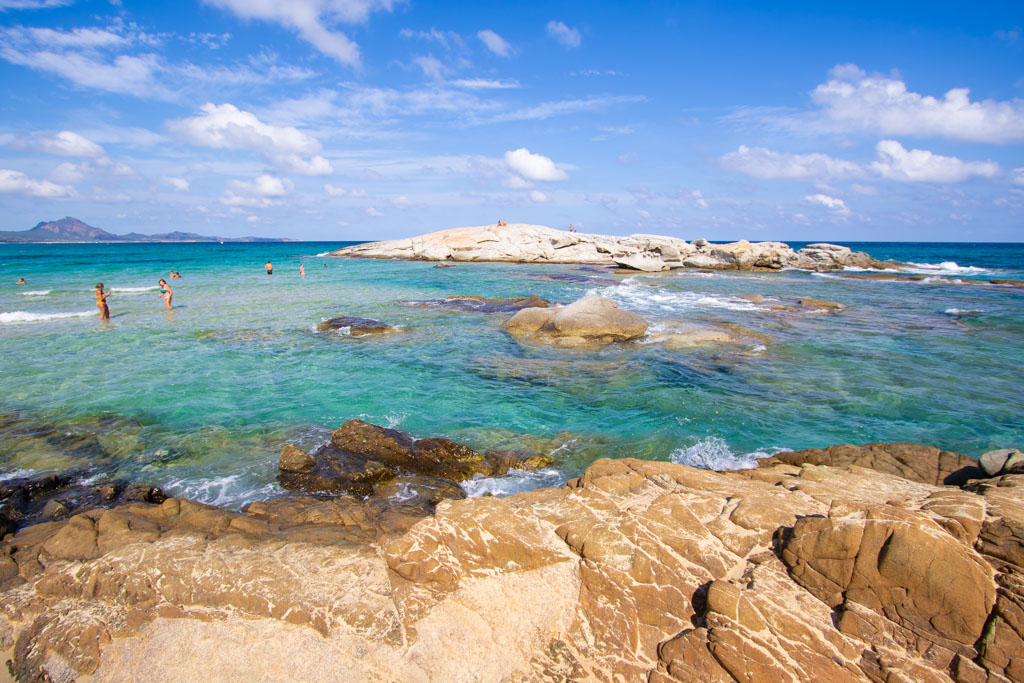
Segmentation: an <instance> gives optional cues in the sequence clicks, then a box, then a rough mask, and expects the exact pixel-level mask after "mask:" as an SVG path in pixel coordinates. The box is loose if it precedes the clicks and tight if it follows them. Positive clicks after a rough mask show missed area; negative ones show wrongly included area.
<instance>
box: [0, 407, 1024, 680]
mask: <svg viewBox="0 0 1024 683" xmlns="http://www.w3.org/2000/svg"><path fill="white" fill-rule="evenodd" d="M342 450H344V451H345V452H347V453H350V454H352V453H355V454H357V455H359V457H360V458H361V462H363V463H364V471H367V472H371V471H376V469H375V468H377V465H379V466H380V467H383V468H385V469H388V468H390V470H391V472H390V473H391V477H390V478H389V479H388V478H385V479H381V480H380V481H376V482H374V484H373V486H372V487H371V488H376V487H379V486H381V485H385V486H386V485H387V484H388V483H391V484H395V481H396V480H399V483H401V480H400V478H401V477H403V476H412V477H413V479H410V480H409V482H412V483H411V486H412V487H413V488H415V486H418V485H422V483H423V481H424V480H423V479H419V480H417V479H415V477H417V476H419V477H428V476H435V475H437V474H438V473H440V474H443V475H445V477H447V480H448V481H457V480H458V478H459V477H462V476H465V475H468V474H470V473H472V472H474V471H483V469H488V471H491V469H490V468H493V467H494V466H495V463H498V469H500V468H501V467H503V466H513V465H514V464H515V463H518V464H519V466H522V465H523V464H525V463H526V461H527V460H528V458H526V457H525V456H524V454H516V455H514V456H513V455H510V454H481V453H476V452H475V451H471V450H470V449H467V448H466V447H464V446H460V445H459V444H456V443H454V442H450V441H447V440H444V439H419V440H415V439H411V437H408V435H403V434H402V433H400V432H395V431H394V430H388V429H385V428H381V427H376V426H374V425H369V424H367V423H363V422H360V421H352V422H350V423H346V425H343V426H342V427H341V428H339V429H338V430H337V431H336V432H335V437H332V440H331V444H330V445H328V446H326V447H325V448H324V449H323V451H322V452H317V453H315V454H306V453H304V452H302V451H299V450H298V449H295V448H294V447H291V446H287V447H286V448H285V449H284V452H283V453H282V458H281V472H282V475H287V474H288V473H295V472H296V471H298V472H299V473H308V472H316V473H317V475H318V476H326V475H325V472H328V471H334V472H335V475H336V476H337V478H338V481H340V482H341V485H339V486H337V487H334V488H332V489H331V491H330V494H329V495H322V494H323V493H324V492H323V491H320V495H317V496H310V495H300V494H296V495H290V496H287V497H283V498H279V499H276V500H272V501H268V502H264V503H253V504H250V505H249V506H248V507H247V508H246V509H245V510H244V511H243V512H229V511H225V510H220V509H217V508H214V507H211V506H208V505H202V504H199V503H194V502H190V501H187V500H181V499H177V498H164V497H162V496H159V495H156V494H155V493H154V492H153V491H152V490H149V491H148V492H147V493H146V496H148V498H147V497H145V496H144V497H137V498H135V499H132V500H124V499H122V500H120V501H119V500H114V499H111V500H110V501H107V502H106V503H105V505H107V507H95V508H92V509H87V510H84V511H80V512H76V513H74V514H73V515H72V516H71V517H70V518H69V519H65V520H60V521H50V522H44V523H38V524H32V525H29V526H23V527H21V528H20V530H18V531H17V532H16V533H9V534H7V535H6V537H4V539H3V541H2V543H0V646H3V647H4V648H8V649H9V648H11V647H13V653H14V654H13V660H12V662H11V666H12V672H13V673H14V674H15V675H16V676H18V677H19V680H52V681H71V680H94V681H108V680H138V679H142V678H146V679H147V680H148V679H153V680H164V679H171V678H174V679H176V680H180V679H182V678H185V679H188V680H192V679H199V678H206V679H209V680H228V679H240V678H245V679H247V680H286V679H287V680H334V679H345V680H445V681H463V680H466V681H468V680H518V681H533V680H613V679H621V680H640V679H646V680H650V681H658V682H664V681H673V680H679V681H734V680H737V681H760V680H769V679H778V680H808V679H819V680H830V681H832V680H873V681H891V680H934V681H941V680H950V679H953V680H957V681H998V680H1022V679H1024V574H1022V572H1024V503H1022V500H1024V497H1022V495H1021V493H1022V491H1024V455H1021V454H1020V453H1019V452H1016V451H1000V452H994V453H991V454H986V456H985V457H984V458H982V461H981V462H980V463H979V462H978V461H976V460H974V459H973V458H969V457H966V456H962V455H959V454H956V453H950V452H945V451H940V450H939V449H936V448H932V447H929V446H921V445H917V444H906V443H877V444H867V445H864V446H852V445H844V446H834V447H831V448H827V449H811V450H805V451H796V452H789V453H782V454H779V455H777V456H773V457H771V458H766V459H764V460H762V461H761V462H760V467H759V468H758V469H754V470H743V471H732V472H715V471H710V470H700V469H695V468H691V467H687V466H685V465H677V464H672V463H667V462H655V461H643V460H634V459H628V458H627V459H621V460H607V459H605V460H599V461H597V462H595V463H593V464H592V465H591V466H590V467H588V468H587V470H586V472H585V473H584V474H583V475H582V476H581V477H579V478H578V479H574V480H570V481H569V483H568V485H566V486H564V487H562V488H559V489H538V490H534V491H531V492H528V493H519V494H516V495H513V496H509V497H507V498H493V497H481V498H469V499H465V498H461V496H450V497H448V496H443V495H442V496H440V497H438V498H437V499H436V500H433V501H430V504H429V506H430V509H429V510H428V509H427V508H425V507H423V506H419V507H416V506H411V507H405V508H403V507H402V506H400V505H383V504H381V500H383V498H381V497H375V496H371V497H370V498H366V499H364V498H362V495H361V493H362V489H359V486H361V485H364V484H366V482H364V481H355V480H353V478H352V477H351V476H350V475H351V472H350V471H348V470H345V468H342V470H344V471H342V472H341V473H340V474H338V470H337V468H335V469H334V470H332V469H331V462H337V461H338V458H337V457H336V453H337V452H341V451H342ZM389 458H390V459H391V460H389ZM502 458H505V459H504V460H502ZM372 463H377V465H373V464H372ZM501 463H504V464H501ZM510 463H511V464H510ZM428 464H429V465H430V466H431V467H437V468H439V470H431V469H429V468H427V465H428ZM533 464H534V465H540V464H542V463H540V462H538V461H535V462H534V463H533ZM527 466H529V465H527ZM348 469H349V470H351V469H352V468H351V467H349V468H348ZM428 472H429V474H428ZM445 477H441V478H445ZM370 478H374V477H372V476H371V477H370ZM356 479H358V477H357V478H356ZM416 482H419V483H416ZM307 483H308V482H307ZM322 483H323V482H319V483H316V484H315V485H314V486H313V487H312V488H310V489H305V490H309V491H314V492H315V491H317V490H319V489H317V486H322ZM299 488H302V487H301V486H300V487H299ZM456 488H457V487H456ZM357 489H358V491H357ZM132 490H133V491H135V493H134V494H133V495H135V496H142V491H143V489H142V488H133V489H132ZM345 491H354V492H356V493H358V494H359V495H355V496H353V495H349V494H347V493H345ZM377 492H378V493H384V494H385V495H390V494H387V492H386V491H380V490H378V491H377ZM392 493H393V491H392ZM111 506H113V507H111Z"/></svg>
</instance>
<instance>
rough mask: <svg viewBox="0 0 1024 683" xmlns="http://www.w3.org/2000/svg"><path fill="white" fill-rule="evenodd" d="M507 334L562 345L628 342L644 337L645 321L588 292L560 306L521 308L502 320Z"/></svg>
mask: <svg viewBox="0 0 1024 683" xmlns="http://www.w3.org/2000/svg"><path fill="white" fill-rule="evenodd" d="M503 327H504V328H505V330H506V331H507V332H509V334H513V335H517V336H523V335H528V336H529V337H530V338H531V339H536V340H538V341H544V342H548V343H554V344H558V345H563V346H583V345H591V344H606V343H609V342H618V341H629V340H631V339H637V338H639V337H642V336H644V334H645V333H646V332H647V321H646V320H644V319H643V318H641V317H640V316H639V315H637V314H636V313H631V312H629V311H622V310H619V307H618V305H617V304H616V303H615V302H614V301H612V300H611V299H608V298H606V297H603V296H598V295H596V294H591V295H588V296H585V297H583V298H582V299H580V300H579V301H576V302H575V303H572V304H569V305H568V306H564V307H561V308H552V309H537V308H524V309H523V310H521V311H520V312H518V313H516V314H515V315H514V316H512V317H511V318H509V319H508V320H506V321H505V323H504V325H503Z"/></svg>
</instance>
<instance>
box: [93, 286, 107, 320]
mask: <svg viewBox="0 0 1024 683" xmlns="http://www.w3.org/2000/svg"><path fill="white" fill-rule="evenodd" d="M108 296H110V292H104V291H103V283H102V282H100V283H97V284H96V308H98V309H100V320H110V308H109V307H108V306H107V297H108Z"/></svg>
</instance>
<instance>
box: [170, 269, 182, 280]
mask: <svg viewBox="0 0 1024 683" xmlns="http://www.w3.org/2000/svg"><path fill="white" fill-rule="evenodd" d="M180 277H181V273H179V272H178V271H176V270H172V271H171V279H172V280H176V279H178V278H180Z"/></svg>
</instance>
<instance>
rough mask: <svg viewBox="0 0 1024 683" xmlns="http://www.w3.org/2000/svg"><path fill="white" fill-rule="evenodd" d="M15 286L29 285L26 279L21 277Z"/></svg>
mask: <svg viewBox="0 0 1024 683" xmlns="http://www.w3.org/2000/svg"><path fill="white" fill-rule="evenodd" d="M14 284H16V285H27V284H28V283H27V282H25V278H23V277H19V278H18V281H17V282H15V283H14Z"/></svg>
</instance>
